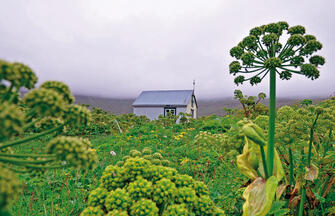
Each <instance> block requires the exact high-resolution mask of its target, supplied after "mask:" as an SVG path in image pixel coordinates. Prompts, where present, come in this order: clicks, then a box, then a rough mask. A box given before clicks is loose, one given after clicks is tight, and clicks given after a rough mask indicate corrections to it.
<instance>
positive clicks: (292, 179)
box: [288, 147, 294, 186]
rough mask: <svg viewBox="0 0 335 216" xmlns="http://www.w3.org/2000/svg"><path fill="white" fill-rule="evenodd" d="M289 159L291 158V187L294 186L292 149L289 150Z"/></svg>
mask: <svg viewBox="0 0 335 216" xmlns="http://www.w3.org/2000/svg"><path fill="white" fill-rule="evenodd" d="M288 153H289V157H290V183H289V184H290V186H293V185H294V177H293V154H292V149H291V147H289V149H288Z"/></svg>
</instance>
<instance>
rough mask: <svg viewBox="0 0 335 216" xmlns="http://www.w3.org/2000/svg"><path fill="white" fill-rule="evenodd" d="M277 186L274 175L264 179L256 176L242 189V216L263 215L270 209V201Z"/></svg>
mask: <svg viewBox="0 0 335 216" xmlns="http://www.w3.org/2000/svg"><path fill="white" fill-rule="evenodd" d="M277 187H278V181H277V178H276V177H275V176H271V177H270V178H268V179H267V180H266V181H265V180H264V179H263V178H260V177H258V178H256V179H255V180H254V181H253V182H252V183H251V184H250V185H249V186H248V187H247V188H246V189H245V191H244V193H243V198H244V199H245V203H244V205H243V216H265V215H266V214H267V213H268V212H269V211H270V209H271V205H272V202H273V200H274V197H275V193H276V190H277Z"/></svg>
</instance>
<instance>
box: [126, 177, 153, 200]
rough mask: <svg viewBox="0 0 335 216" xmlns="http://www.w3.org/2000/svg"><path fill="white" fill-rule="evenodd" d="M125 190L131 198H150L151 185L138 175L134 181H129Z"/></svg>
mask: <svg viewBox="0 0 335 216" xmlns="http://www.w3.org/2000/svg"><path fill="white" fill-rule="evenodd" d="M127 191H128V193H129V196H130V197H131V199H132V200H140V199H141V198H150V197H151V194H152V191H153V187H152V183H151V182H150V181H148V180H146V179H144V178H142V177H141V176H140V177H138V178H137V179H136V180H135V181H134V182H131V183H129V185H128V187H127Z"/></svg>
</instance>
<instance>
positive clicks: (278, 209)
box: [268, 201, 290, 216]
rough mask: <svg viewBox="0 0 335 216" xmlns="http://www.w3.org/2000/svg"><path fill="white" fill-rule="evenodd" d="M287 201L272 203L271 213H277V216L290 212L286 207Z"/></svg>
mask: <svg viewBox="0 0 335 216" xmlns="http://www.w3.org/2000/svg"><path fill="white" fill-rule="evenodd" d="M285 204H286V202H285V201H275V202H273V204H272V207H271V210H270V211H269V213H268V214H269V215H275V216H282V215H286V214H287V213H289V212H290V210H289V209H288V208H284V206H285Z"/></svg>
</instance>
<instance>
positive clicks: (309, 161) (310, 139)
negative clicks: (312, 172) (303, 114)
mask: <svg viewBox="0 0 335 216" xmlns="http://www.w3.org/2000/svg"><path fill="white" fill-rule="evenodd" d="M319 115H320V114H317V115H316V118H315V119H314V122H313V124H312V127H311V129H310V133H309V146H308V155H307V167H310V166H311V155H312V144H313V135H314V128H315V125H316V122H317V120H318V118H319Z"/></svg>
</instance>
